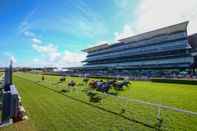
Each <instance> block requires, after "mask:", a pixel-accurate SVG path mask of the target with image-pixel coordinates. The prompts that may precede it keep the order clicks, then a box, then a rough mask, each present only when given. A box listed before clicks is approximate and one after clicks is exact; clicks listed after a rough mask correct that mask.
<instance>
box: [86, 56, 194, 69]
mask: <svg viewBox="0 0 197 131" xmlns="http://www.w3.org/2000/svg"><path fill="white" fill-rule="evenodd" d="M193 62H194V59H193V57H182V58H174V59H164V60H149V61H137V62H125V63H114V64H96V65H84V66H85V67H118V66H143V65H162V64H175V63H190V64H193Z"/></svg>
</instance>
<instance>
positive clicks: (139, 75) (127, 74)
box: [63, 70, 197, 79]
mask: <svg viewBox="0 0 197 131" xmlns="http://www.w3.org/2000/svg"><path fill="white" fill-rule="evenodd" d="M63 74H64V75H69V76H81V77H84V76H93V77H113V78H129V79H151V78H180V79H197V73H193V72H191V71H190V70H111V71H106V70H100V71H98V70H89V71H77V70H74V71H69V72H64V73H63Z"/></svg>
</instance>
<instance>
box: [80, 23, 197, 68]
mask: <svg viewBox="0 0 197 131" xmlns="http://www.w3.org/2000/svg"><path fill="white" fill-rule="evenodd" d="M187 25H188V22H183V23H179V24H176V25H172V26H168V27H165V28H161V29H157V30H154V31H150V32H146V33H143V34H139V35H136V36H132V37H128V38H125V39H120V40H119V42H118V43H114V44H107V43H106V44H103V45H99V46H95V47H92V48H88V49H85V50H83V51H84V52H86V53H88V55H87V58H86V60H85V61H83V62H84V65H83V69H88V70H91V69H92V70H95V69H96V70H98V69H118V70H121V69H169V68H172V69H177V68H184V69H185V68H187V69H191V68H195V66H196V64H195V60H196V57H194V55H195V53H194V52H195V50H196V49H197V44H196V43H197V35H194V36H190V37H188V34H187ZM189 42H191V44H190V43H189ZM194 48H195V49H194ZM195 56H196V55H195Z"/></svg>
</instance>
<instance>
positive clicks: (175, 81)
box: [151, 78, 197, 85]
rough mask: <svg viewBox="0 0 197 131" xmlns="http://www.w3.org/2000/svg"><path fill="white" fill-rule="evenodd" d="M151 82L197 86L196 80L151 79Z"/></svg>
mask: <svg viewBox="0 0 197 131" xmlns="http://www.w3.org/2000/svg"><path fill="white" fill-rule="evenodd" d="M151 81H152V82H161V83H176V84H189V85H197V80H188V79H160V78H154V79H151Z"/></svg>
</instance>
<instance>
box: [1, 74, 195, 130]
mask: <svg viewBox="0 0 197 131" xmlns="http://www.w3.org/2000/svg"><path fill="white" fill-rule="evenodd" d="M45 78H46V79H45V80H44V81H41V76H40V75H35V74H30V73H16V74H15V77H14V83H15V84H16V86H17V88H18V89H19V92H20V94H21V96H22V101H23V105H24V107H25V109H26V111H27V115H28V117H29V120H26V121H23V122H19V123H16V124H14V125H11V126H9V127H5V128H0V131H1V130H3V131H15V130H16V131H56V130H57V131H64V130H68V131H72V130H76V131H78V130H84V131H89V130H94V131H95V130H98V131H100V130H112V131H114V130H134V131H136V130H139V131H146V130H148V131H149V130H155V129H154V128H152V127H155V124H156V122H157V121H156V116H157V109H156V108H154V107H150V106H146V105H139V104H137V103H127V101H124V100H120V99H118V98H117V97H116V96H115V97H103V100H102V102H101V103H92V102H89V97H88V96H87V95H86V94H85V92H84V91H83V90H84V89H86V87H87V86H86V84H85V83H84V82H82V79H81V78H77V77H72V78H71V77H67V78H66V82H68V81H69V80H71V79H72V80H75V81H76V82H77V83H82V84H83V85H82V84H81V85H78V86H77V88H76V89H75V90H73V91H69V92H66V93H61V90H62V89H67V88H68V87H67V83H66V82H63V83H58V82H59V78H60V77H58V76H46V77H45ZM110 92H114V90H111V91H110ZM118 95H119V96H125V97H128V98H134V99H140V100H144V101H148V102H153V103H158V104H164V105H169V106H173V107H178V108H182V109H186V110H191V111H195V112H197V97H196V95H197V88H196V87H195V86H192V85H181V84H166V83H165V84H163V83H152V82H147V81H146V82H145V81H144V82H142V81H135V82H133V83H132V85H130V86H129V87H128V88H126V89H125V90H124V91H120V92H118ZM122 109H126V111H125V112H124V113H123V114H121V110H122ZM161 117H162V118H163V125H162V129H164V130H177V131H179V130H188V131H196V130H197V127H196V125H197V116H196V117H194V116H189V115H186V114H183V113H177V112H172V111H169V110H162V111H161Z"/></svg>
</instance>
